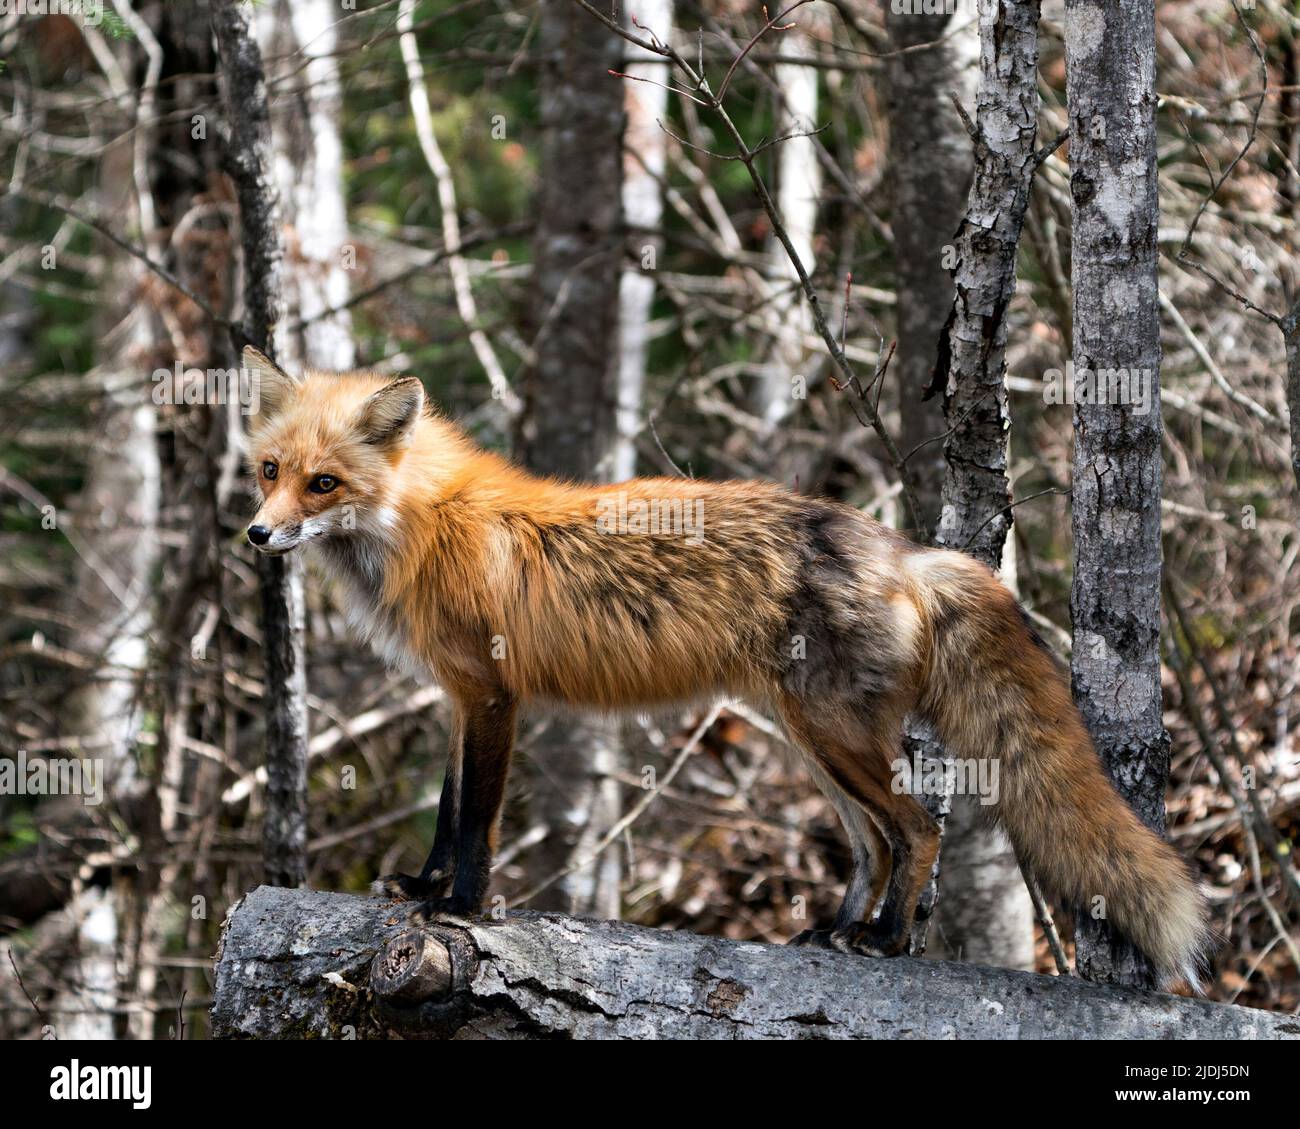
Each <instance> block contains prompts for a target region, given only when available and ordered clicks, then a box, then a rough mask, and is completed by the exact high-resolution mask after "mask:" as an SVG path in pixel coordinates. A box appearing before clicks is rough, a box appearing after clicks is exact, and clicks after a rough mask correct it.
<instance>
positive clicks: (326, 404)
mask: <svg viewBox="0 0 1300 1129" xmlns="http://www.w3.org/2000/svg"><path fill="white" fill-rule="evenodd" d="M243 359H244V365H245V367H246V368H247V369H248V370H249V372H250V374H251V375H252V377H253V379H254V380H255V381H256V387H257V390H258V400H259V410H258V414H257V415H256V417H255V418H254V420H253V425H252V429H251V432H250V435H249V449H248V459H249V468H250V470H251V471H252V472H253V475H254V477H255V479H256V481H257V484H258V487H259V488H260V491H261V499H262V502H261V506H260V508H259V509H258V511H257V515H256V516H255V517H254V518H253V520H252V522H251V523H250V524H249V526H248V540H249V542H250V543H251V544H252V545H253V547H254V548H256V549H257V551H258V552H260V553H266V554H268V555H272V556H279V555H280V554H282V553H287V552H289V551H290V550H291V549H296V548H297V547H298V546H300V545H304V544H306V543H307V542H309V541H314V540H316V539H317V538H322V537H332V536H336V535H345V534H349V533H356V532H358V531H360V532H377V531H380V530H382V528H383V527H384V525H385V523H386V522H387V521H389V520H391V518H392V511H391V510H390V509H389V507H388V502H389V498H390V491H391V488H392V482H393V475H394V471H395V470H396V468H397V465H398V464H399V463H400V462H401V460H402V457H403V455H404V453H405V451H406V449H407V447H408V446H409V444H410V442H411V438H412V434H413V432H414V431H415V427H416V425H417V423H418V422H419V420H420V418H421V416H422V414H423V412H424V388H423V386H422V385H421V384H420V382H419V381H418V380H417V379H415V378H414V377H404V378H402V379H400V380H386V379H385V378H383V377H380V376H374V375H371V374H368V373H353V374H347V375H335V374H332V373H316V372H310V371H309V372H307V373H305V374H304V375H303V376H301V377H295V376H290V375H289V374H288V373H287V372H285V371H284V370H283V369H281V368H280V367H278V366H277V365H276V364H275V363H274V362H273V361H271V360H269V359H268V358H267V357H265V356H263V355H262V354H261V353H259V352H258V351H257V350H256V349H254V348H252V347H251V346H250V347H248V348H246V349H245V350H244V358H243Z"/></svg>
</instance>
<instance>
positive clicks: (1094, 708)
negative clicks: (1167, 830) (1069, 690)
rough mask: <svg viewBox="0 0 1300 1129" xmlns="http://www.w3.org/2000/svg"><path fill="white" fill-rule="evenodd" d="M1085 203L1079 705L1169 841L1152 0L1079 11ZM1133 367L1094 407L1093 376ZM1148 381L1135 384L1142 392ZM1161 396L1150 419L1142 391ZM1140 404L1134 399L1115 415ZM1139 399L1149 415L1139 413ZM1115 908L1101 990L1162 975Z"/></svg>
mask: <svg viewBox="0 0 1300 1129" xmlns="http://www.w3.org/2000/svg"><path fill="white" fill-rule="evenodd" d="M1065 48H1066V65H1067V72H1068V76H1067V87H1068V100H1069V110H1070V137H1071V141H1070V166H1071V175H1070V187H1071V195H1072V196H1073V201H1074V237H1073V284H1074V370H1075V380H1076V382H1077V385H1078V386H1077V387H1076V390H1075V398H1076V403H1075V409H1074V474H1073V485H1074V506H1073V510H1074V513H1073V527H1074V560H1075V563H1074V582H1073V587H1072V589H1071V592H1070V609H1071V613H1072V616H1073V621H1074V652H1073V659H1072V662H1071V667H1072V674H1073V682H1074V695H1075V700H1076V701H1077V702H1078V704H1079V708H1080V709H1081V710H1082V711H1083V716H1084V720H1085V722H1086V723H1087V726H1088V729H1089V731H1090V732H1091V733H1092V737H1093V740H1094V741H1095V742H1096V744H1097V750H1098V752H1099V753H1100V754H1101V759H1102V761H1103V763H1104V764H1105V765H1106V768H1107V770H1108V771H1109V772H1110V774H1111V775H1112V777H1114V779H1115V783H1116V784H1117V785H1118V787H1119V790H1120V792H1121V793H1122V794H1123V795H1124V798H1125V799H1126V800H1127V801H1128V802H1129V804H1130V805H1131V806H1132V807H1133V809H1134V810H1135V811H1136V812H1137V813H1138V815H1139V816H1140V817H1141V819H1142V820H1143V821H1144V822H1145V823H1146V824H1147V825H1148V826H1149V827H1151V828H1153V829H1154V830H1155V831H1157V832H1159V833H1163V831H1164V826H1165V784H1166V781H1167V778H1168V773H1169V739H1168V735H1167V734H1166V733H1165V729H1164V725H1163V723H1162V721H1161V694H1160V486H1161V464H1160V455H1161V451H1160V435H1161V423H1160V395H1159V392H1160V383H1159V374H1160V320H1159V304H1158V289H1157V245H1156V231H1157V226H1158V221H1159V214H1160V213H1159V205H1158V201H1157V198H1156V123H1155V109H1156V91H1155V11H1154V4H1153V2H1152V0H1142V2H1140V3H1120V2H1119V0H1104V2H1101V0H1068V3H1067V6H1066V21H1065ZM1117 370H1126V371H1127V374H1128V378H1129V383H1128V385H1127V389H1126V388H1125V386H1124V385H1123V384H1120V383H1118V382H1116V383H1115V384H1114V386H1112V387H1109V388H1107V389H1105V391H1104V394H1101V395H1099V396H1097V397H1096V398H1097V399H1100V400H1104V401H1106V402H1099V403H1084V402H1082V401H1083V400H1085V399H1090V397H1086V396H1085V395H1084V394H1083V388H1084V379H1085V377H1086V374H1088V373H1095V374H1098V379H1097V385H1098V388H1099V389H1102V388H1103V386H1104V385H1105V384H1106V383H1107V378H1106V377H1105V376H1104V374H1105V373H1107V372H1115V371H1117ZM1135 379H1136V381H1139V382H1145V383H1144V384H1135V383H1133V381H1134V380H1135ZM1142 389H1145V391H1146V392H1147V393H1149V402H1148V404H1147V405H1146V407H1147V410H1145V411H1144V410H1143V405H1142V403H1141V397H1140V394H1139V393H1140V392H1141V391H1142ZM1116 401H1128V402H1116ZM1135 401H1136V402H1135ZM1104 915H1105V906H1104V905H1103V904H1102V903H1101V902H1100V901H1097V902H1096V903H1095V904H1085V905H1084V906H1083V907H1082V908H1081V911H1080V912H1079V913H1078V914H1077V919H1078V920H1077V927H1076V938H1077V963H1078V966H1079V970H1080V972H1081V973H1082V974H1083V975H1085V976H1087V977H1089V978H1092V979H1097V980H1107V981H1114V982H1117V983H1128V984H1143V983H1147V982H1149V980H1150V971H1149V970H1148V969H1146V968H1144V967H1143V962H1142V961H1141V960H1140V958H1139V957H1138V956H1137V955H1136V953H1135V952H1134V951H1133V950H1132V949H1131V948H1130V947H1128V946H1127V945H1126V944H1124V943H1122V942H1120V941H1119V940H1118V939H1116V938H1115V937H1114V936H1112V934H1111V933H1110V930H1109V929H1108V927H1107V925H1106V922H1105V917H1104Z"/></svg>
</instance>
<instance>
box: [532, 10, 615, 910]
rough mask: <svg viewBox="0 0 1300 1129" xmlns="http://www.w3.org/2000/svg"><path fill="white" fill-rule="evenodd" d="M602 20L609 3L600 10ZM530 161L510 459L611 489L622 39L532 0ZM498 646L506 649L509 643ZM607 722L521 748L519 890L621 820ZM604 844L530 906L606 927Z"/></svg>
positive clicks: (556, 732)
mask: <svg viewBox="0 0 1300 1129" xmlns="http://www.w3.org/2000/svg"><path fill="white" fill-rule="evenodd" d="M598 6H599V7H601V9H602V11H604V12H606V13H610V14H613V13H614V7H613V5H612V3H611V2H610V0H604V2H603V3H602V4H600V5H598ZM541 13H542V15H541V29H540V31H539V33H538V47H539V51H540V53H541V55H542V57H543V58H544V59H546V63H545V64H544V66H543V67H542V72H541V103H542V130H543V139H542V161H541V175H540V177H539V187H538V201H537V236H536V245H535V256H534V285H535V292H534V301H535V311H536V312H535V320H534V324H535V328H536V338H535V343H534V349H535V356H534V358H533V364H532V366H531V367H530V371H529V373H528V380H527V384H526V388H525V405H526V407H525V413H524V419H523V424H522V434H521V445H520V446H521V452H522V454H523V456H524V459H525V461H526V462H527V463H528V465H529V466H530V467H531V468H532V469H533V470H536V471H540V472H542V473H544V474H557V475H570V476H575V477H581V478H585V479H596V480H605V481H610V480H611V479H612V477H613V475H614V456H615V449H616V446H617V428H616V425H615V407H616V401H617V391H616V388H617V385H616V371H617V370H616V366H617V359H618V356H619V340H618V292H619V274H620V270H621V267H622V246H623V239H622V235H623V233H622V227H621V207H620V185H621V179H622V175H621V174H622V151H621V145H622V132H623V84H622V83H620V82H618V81H616V80H614V79H613V78H611V77H610V75H609V73H608V72H609V71H610V70H617V69H619V66H620V62H621V58H622V46H621V44H622V41H621V40H619V39H618V38H617V37H615V36H614V35H613V33H612V32H610V30H609V29H608V28H606V27H604V26H602V25H601V24H600V23H598V22H597V21H595V20H593V19H591V18H590V17H588V16H587V15H586V13H584V12H583V11H582V10H581V9H580V8H579V7H578V6H577V5H576V4H573V3H572V2H571V0H543V3H542V7H541ZM506 645H507V646H508V645H509V640H508V639H507V641H506ZM618 738H619V734H618V726H617V724H616V723H614V722H612V721H609V720H605V719H600V720H594V719H593V720H584V721H577V722H574V721H569V720H567V719H563V720H562V719H558V718H556V719H553V720H552V721H551V723H550V725H549V726H548V727H547V729H546V731H545V732H544V733H543V734H542V735H541V737H540V738H539V739H538V740H537V742H536V743H535V745H534V747H533V749H532V750H531V752H532V755H533V759H534V761H535V763H534V765H533V768H532V771H531V773H530V775H529V783H530V786H531V788H532V806H531V811H532V815H533V818H534V820H535V821H537V822H538V823H540V824H542V825H544V826H545V827H546V828H547V829H548V831H549V834H548V836H547V837H546V838H545V839H544V840H543V841H542V843H540V844H539V845H538V846H537V847H535V848H534V849H533V850H532V851H530V852H529V854H528V859H527V866H528V880H529V885H530V886H531V885H534V884H536V883H537V882H539V881H541V880H543V879H546V878H547V877H549V876H550V875H552V874H555V873H557V872H558V871H560V870H563V869H565V868H567V867H569V866H571V865H572V864H573V863H574V862H576V861H578V860H579V859H585V858H586V857H587V855H588V853H589V852H590V850H591V849H592V847H593V846H594V844H595V843H597V842H598V841H599V840H600V839H601V837H602V836H603V835H604V834H605V832H606V831H607V830H608V829H609V828H610V827H611V826H612V825H613V823H614V822H615V821H616V820H617V818H618V813H619V807H620V804H619V790H618V783H617V781H616V780H615V779H614V777H613V774H614V772H615V771H616V770H617V768H618V765H619V761H620V753H619V739H618ZM619 874H620V860H619V855H618V852H617V850H616V849H615V848H610V849H609V850H607V851H606V852H605V853H604V854H603V855H602V856H601V858H600V859H599V860H597V861H596V862H594V863H588V864H586V865H583V866H580V867H578V868H576V869H575V870H574V871H573V873H571V874H567V875H565V876H564V877H563V878H561V879H559V880H558V881H556V882H555V883H554V884H552V885H551V886H550V887H549V888H548V889H546V890H545V891H542V892H541V893H540V894H539V895H538V896H537V897H536V898H534V900H533V902H532V904H533V905H534V906H537V907H540V908H554V909H565V910H568V911H569V912H575V913H594V914H597V915H599V916H602V917H617V916H618V909H619Z"/></svg>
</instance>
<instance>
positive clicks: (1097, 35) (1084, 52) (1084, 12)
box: [1065, 8, 1106, 59]
mask: <svg viewBox="0 0 1300 1129" xmlns="http://www.w3.org/2000/svg"><path fill="white" fill-rule="evenodd" d="M1065 27H1066V37H1067V38H1068V39H1069V40H1070V42H1071V44H1072V45H1073V54H1074V55H1075V57H1076V58H1079V59H1086V58H1087V57H1088V56H1089V55H1092V54H1094V53H1095V52H1097V51H1099V50H1100V49H1101V41H1102V40H1103V39H1104V38H1105V37H1106V15H1105V13H1104V12H1102V11H1101V9H1100V8H1075V9H1074V10H1073V11H1071V12H1070V17H1069V20H1068V22H1067V23H1066V25H1065Z"/></svg>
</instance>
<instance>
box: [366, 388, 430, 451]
mask: <svg viewBox="0 0 1300 1129" xmlns="http://www.w3.org/2000/svg"><path fill="white" fill-rule="evenodd" d="M423 410H424V385H423V384H421V383H420V382H419V381H418V380H417V379H416V378H415V377H413V376H404V377H403V378H402V379H401V380H394V381H393V383H392V384H386V385H385V386H384V387H383V388H381V389H380V390H379V391H378V392H376V393H375V394H374V395H373V396H371V397H370V398H369V399H368V400H367V401H366V402H365V403H364V404H363V405H362V406H361V420H360V423H359V425H358V426H359V427H360V429H361V434H362V435H363V436H364V437H365V440H366V442H367V443H376V444H380V445H383V446H388V445H389V444H404V443H406V442H409V440H410V438H411V432H412V430H413V429H414V428H415V421H416V420H417V419H419V418H420V413H421V412H422V411H423Z"/></svg>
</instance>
